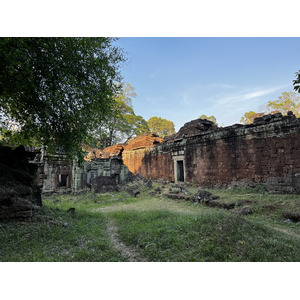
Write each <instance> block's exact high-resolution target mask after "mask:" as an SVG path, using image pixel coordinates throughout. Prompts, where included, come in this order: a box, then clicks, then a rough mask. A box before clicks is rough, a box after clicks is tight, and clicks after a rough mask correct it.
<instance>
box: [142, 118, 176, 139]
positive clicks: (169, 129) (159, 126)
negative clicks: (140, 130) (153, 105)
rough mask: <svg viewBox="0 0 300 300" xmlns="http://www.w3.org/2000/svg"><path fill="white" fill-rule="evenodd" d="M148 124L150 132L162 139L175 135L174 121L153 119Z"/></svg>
mask: <svg viewBox="0 0 300 300" xmlns="http://www.w3.org/2000/svg"><path fill="white" fill-rule="evenodd" d="M147 123H148V126H149V129H150V131H151V132H153V133H156V134H158V135H159V136H160V137H162V138H164V137H165V136H168V135H171V134H174V133H175V125H174V123H173V122H172V121H169V120H166V119H162V118H160V117H152V118H150V119H149V120H148V122H147Z"/></svg>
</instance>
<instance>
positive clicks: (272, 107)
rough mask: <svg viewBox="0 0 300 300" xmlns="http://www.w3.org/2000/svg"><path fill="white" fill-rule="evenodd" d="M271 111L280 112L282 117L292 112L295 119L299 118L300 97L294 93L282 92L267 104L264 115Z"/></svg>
mask: <svg viewBox="0 0 300 300" xmlns="http://www.w3.org/2000/svg"><path fill="white" fill-rule="evenodd" d="M272 111H277V112H281V113H282V114H283V115H286V114H287V112H288V111H292V112H293V113H294V114H295V115H296V117H300V97H299V96H298V94H297V93H295V92H284V93H282V95H281V96H279V97H278V99H277V100H274V101H272V100H270V101H268V102H267V104H266V113H271V112H272Z"/></svg>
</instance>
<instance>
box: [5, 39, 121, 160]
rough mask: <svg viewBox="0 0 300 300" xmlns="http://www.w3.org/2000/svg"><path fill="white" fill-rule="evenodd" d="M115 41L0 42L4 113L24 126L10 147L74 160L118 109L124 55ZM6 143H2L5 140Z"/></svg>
mask: <svg viewBox="0 0 300 300" xmlns="http://www.w3.org/2000/svg"><path fill="white" fill-rule="evenodd" d="M113 41H114V39H112V38H0V112H1V113H2V115H4V116H5V117H6V118H7V119H9V120H12V121H13V122H15V123H17V124H18V125H19V126H20V128H19V130H18V131H17V132H15V133H14V134H11V132H9V131H4V132H2V136H3V137H4V140H5V141H7V143H10V144H12V143H16V144H27V145H30V144H33V143H37V144H42V145H46V146H48V149H49V150H50V151H51V150H52V151H55V150H56V148H57V147H59V148H61V149H62V150H63V151H64V152H66V153H67V154H68V155H69V156H70V157H74V156H76V155H80V156H81V157H82V152H81V145H82V143H83V142H84V141H85V139H86V136H87V135H88V131H89V130H90V129H91V127H92V126H93V124H95V122H94V121H96V120H98V121H99V120H103V119H104V117H105V116H106V115H109V114H110V113H111V110H112V106H113V105H114V100H113V98H112V95H113V94H114V93H115V90H116V86H115V85H114V84H113V83H114V82H115V81H121V76H120V70H119V69H120V63H121V62H123V61H124V60H125V58H124V56H123V52H122V50H121V49H119V48H118V47H115V46H113ZM2 142H3V141H2Z"/></svg>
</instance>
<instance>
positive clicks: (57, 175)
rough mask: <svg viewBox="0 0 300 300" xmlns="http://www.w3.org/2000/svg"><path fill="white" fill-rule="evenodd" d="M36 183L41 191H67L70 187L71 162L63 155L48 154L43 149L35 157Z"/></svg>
mask: <svg viewBox="0 0 300 300" xmlns="http://www.w3.org/2000/svg"><path fill="white" fill-rule="evenodd" d="M35 162H36V163H37V164H38V172H39V178H38V184H39V186H40V187H41V189H42V192H43V193H54V192H60V193H68V192H71V189H72V185H73V182H72V162H70V161H68V160H67V159H66V158H65V156H64V155H59V154H57V155H49V154H48V153H47V151H46V150H45V149H42V151H41V154H40V155H39V156H38V157H36V159H35Z"/></svg>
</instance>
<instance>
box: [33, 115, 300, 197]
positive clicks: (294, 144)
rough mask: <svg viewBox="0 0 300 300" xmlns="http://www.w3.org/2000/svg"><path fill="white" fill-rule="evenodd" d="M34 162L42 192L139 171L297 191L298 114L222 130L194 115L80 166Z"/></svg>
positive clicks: (99, 186) (108, 183) (100, 185)
mask: <svg viewBox="0 0 300 300" xmlns="http://www.w3.org/2000/svg"><path fill="white" fill-rule="evenodd" d="M38 164H39V185H40V187H41V188H42V191H43V192H45V193H47V192H49V193H53V192H74V193H76V192H80V191H84V190H90V189H92V190H93V191H95V192H106V191H111V190H114V189H115V188H116V187H117V185H118V184H122V183H124V182H127V181H128V180H130V178H132V176H133V175H138V174H139V175H141V176H143V177H144V178H146V179H148V180H164V181H169V182H185V183H187V182H189V183H194V184H197V185H198V186H203V187H205V186H206V187H208V186H242V187H246V186H255V185H258V184H263V185H265V187H266V188H267V189H268V190H272V191H274V192H287V193H300V118H298V119H297V118H296V117H295V116H294V115H293V113H291V112H289V113H288V115H287V116H282V115H281V114H280V113H276V114H272V115H264V116H262V117H259V118H256V119H255V120H254V122H253V123H252V124H249V125H241V124H235V125H232V126H228V127H224V128H219V127H218V126H217V125H215V124H214V123H212V122H211V121H208V120H201V119H197V120H193V121H191V122H188V123H186V124H185V125H184V126H183V127H182V128H181V129H180V130H179V131H178V133H176V134H175V135H173V136H170V137H168V138H165V139H164V140H163V139H161V138H160V137H158V136H157V135H155V134H152V133H148V134H145V135H143V136H139V137H137V138H135V139H133V140H131V141H130V142H129V143H128V144H118V145H114V146H111V147H108V148H106V149H104V150H103V153H102V156H101V157H100V158H99V159H95V160H93V161H91V162H85V163H84V164H83V165H81V166H80V165H78V163H76V162H75V161H73V162H68V161H66V160H65V159H64V158H63V157H62V156H56V157H50V156H49V155H47V154H46V153H45V152H44V153H42V154H41V155H40V157H39V158H38Z"/></svg>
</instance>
